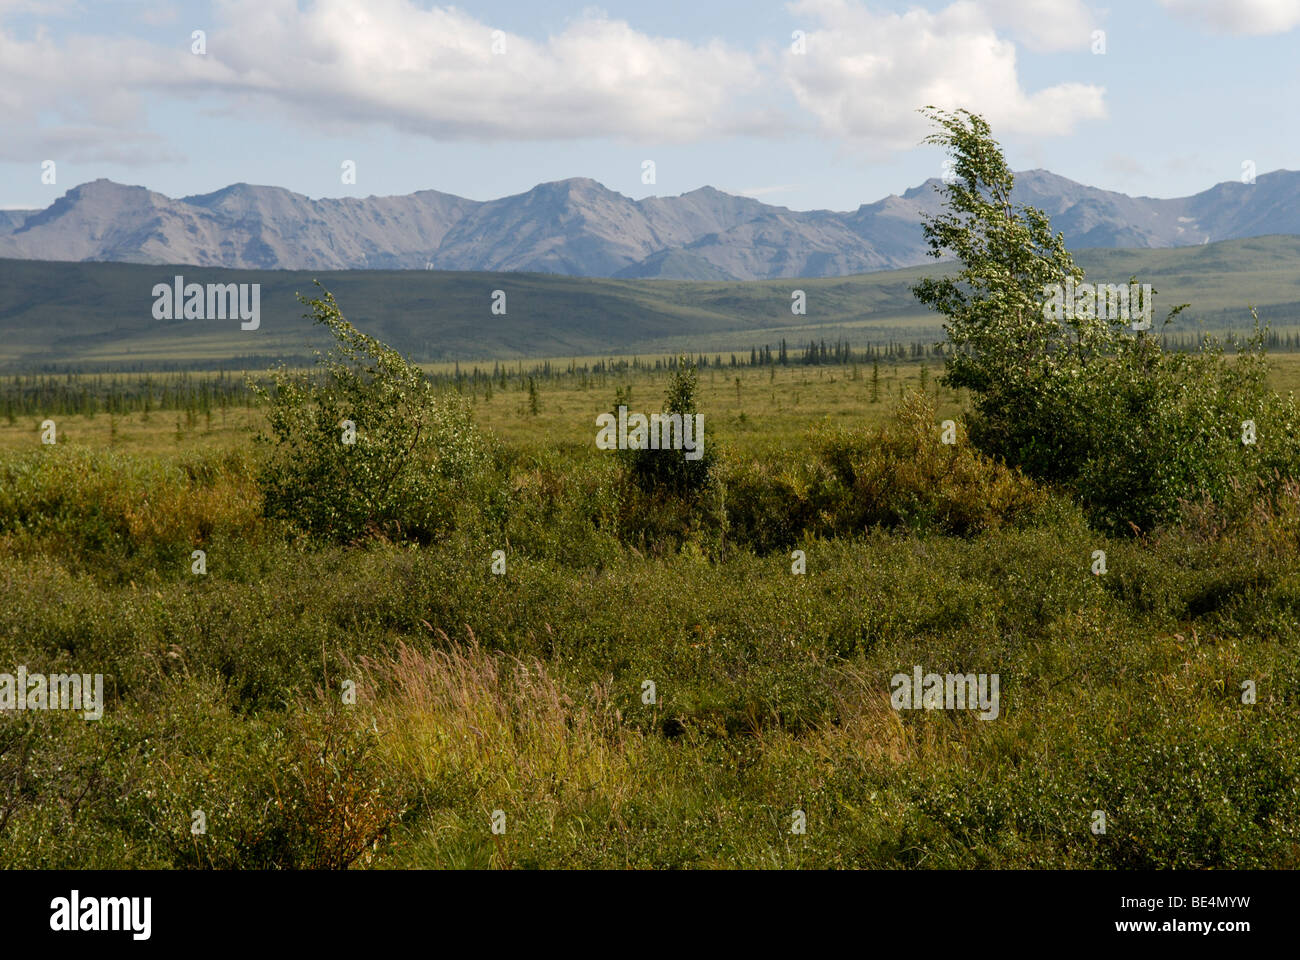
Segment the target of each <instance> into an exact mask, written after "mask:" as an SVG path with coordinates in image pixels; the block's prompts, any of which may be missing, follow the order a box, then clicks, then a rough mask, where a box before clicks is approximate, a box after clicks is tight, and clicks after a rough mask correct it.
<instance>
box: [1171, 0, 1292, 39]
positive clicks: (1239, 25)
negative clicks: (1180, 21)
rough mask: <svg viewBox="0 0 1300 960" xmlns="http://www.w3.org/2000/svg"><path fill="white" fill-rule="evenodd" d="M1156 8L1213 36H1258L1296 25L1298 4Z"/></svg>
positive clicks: (1217, 0)
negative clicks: (1198, 25)
mask: <svg viewBox="0 0 1300 960" xmlns="http://www.w3.org/2000/svg"><path fill="white" fill-rule="evenodd" d="M1160 5H1161V6H1162V7H1164V8H1165V9H1166V10H1168V11H1169V12H1170V13H1173V14H1175V15H1177V16H1180V17H1183V18H1185V19H1188V20H1195V21H1197V22H1199V23H1200V24H1201V25H1202V26H1204V27H1206V28H1207V29H1209V30H1211V31H1213V32H1215V33H1232V34H1244V35H1248V36H1258V35H1261V34H1268V33H1286V32H1287V31H1289V30H1291V29H1293V28H1294V27H1296V26H1297V25H1300V0H1160Z"/></svg>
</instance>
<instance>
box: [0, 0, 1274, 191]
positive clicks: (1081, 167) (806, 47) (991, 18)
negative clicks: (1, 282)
mask: <svg viewBox="0 0 1300 960" xmlns="http://www.w3.org/2000/svg"><path fill="white" fill-rule="evenodd" d="M196 30H202V31H204V33H205V37H204V40H205V45H204V52H203V53H201V54H198V53H195V52H194V51H193V46H194V41H193V39H192V35H193V32H194V31H196ZM494 31H500V33H499V34H495V35H494ZM795 31H802V35H803V44H802V52H798V51H797V50H796V49H795V48H796V40H795V39H794V37H793V34H794V32H795ZM1096 31H1104V44H1105V52H1104V53H1094V52H1093V49H1094V47H1095V46H1097V37H1096V33H1095V32H1096ZM494 36H495V44H496V48H495V49H494ZM1298 72H1300V0H1232V2H1229V0H1129V2H1125V3H1123V4H1114V5H1112V6H1110V7H1102V6H1099V5H1095V4H1088V3H1084V2H1079V0H958V2H955V3H944V2H933V3H922V2H897V0H896V2H859V0H797V2H791V3H781V2H776V3H769V2H765V0H750V2H738V0H708V2H700V0H692V2H679V0H650V2H647V0H638V2H635V3H633V2H612V0H608V2H605V3H604V4H602V5H600V6H586V5H582V4H566V3H556V2H543V0H522V2H521V0H483V2H471V3H465V4H463V5H458V6H455V7H452V6H448V5H441V4H434V3H428V2H419V0H370V2H367V3H343V2H335V0H318V2H310V3H309V2H302V3H295V2H293V0H229V2H225V0H221V2H192V3H190V2H179V3H164V2H157V0H109V2H100V3H91V2H80V3H78V2H73V0H48V2H46V0H0V207H43V206H46V205H48V204H49V203H50V202H52V201H53V200H54V199H56V198H57V197H59V196H61V195H62V194H63V193H65V192H66V191H67V190H68V189H70V188H71V187H73V186H75V185H77V184H79V183H83V182H85V181H87V180H93V179H95V178H98V177H108V178H110V179H113V180H117V181H120V182H124V183H132V184H141V185H144V186H147V187H149V188H151V189H154V190H158V191H160V192H162V193H166V194H168V195H171V196H184V195H188V194H194V193H204V192H208V191H211V190H215V189H218V188H220V187H222V186H225V185H227V184H229V183H234V182H239V181H246V182H250V183H259V184H274V185H278V186H283V187H287V188H289V189H292V190H296V191H298V192H301V193H305V194H308V195H309V196H313V197H319V196H369V195H387V194H403V193H410V192H412V191H415V190H421V189H437V190H443V191H446V192H448V193H454V194H459V195H461V196H466V197H471V198H474V199H490V198H493V197H498V196H504V195H507V194H512V193H519V192H522V191H524V190H527V189H528V188H530V187H532V186H533V185H535V184H536V183H539V182H541V181H546V180H556V179H562V178H565V177H572V176H587V177H592V178H594V179H596V180H599V181H601V182H602V183H604V184H605V185H606V186H608V187H610V188H611V189H614V190H618V191H620V192H622V193H625V194H627V195H629V196H633V197H643V196H647V195H652V194H658V195H676V194H679V193H683V192H685V191H688V190H693V189H695V188H697V187H700V186H703V185H706V184H708V185H712V186H715V187H718V188H719V189H722V190H727V191H729V192H733V193H748V194H750V195H753V196H756V197H759V198H760V199H762V200H764V201H766V202H769V203H777V204H783V205H786V206H789V207H792V208H794V209H800V210H804V209H817V208H830V209H836V210H848V209H853V208H855V207H857V206H858V205H859V204H860V203H864V202H871V201H873V200H876V199H879V198H880V197H882V196H885V195H886V194H889V193H901V192H902V191H903V190H905V189H907V188H908V187H911V186H915V185H916V184H918V183H920V182H921V181H922V180H924V179H925V178H927V177H930V176H937V175H939V173H940V169H941V168H940V163H941V160H942V157H941V155H940V154H939V152H938V151H937V150H935V149H934V148H930V147H920V146H918V142H919V141H920V139H921V138H922V137H923V136H924V135H925V133H926V129H925V126H924V123H923V121H921V120H920V118H919V117H917V115H916V113H915V109H916V108H917V107H919V106H921V105H923V104H925V103H937V104H939V105H941V106H945V107H967V108H969V109H972V110H976V111H978V112H981V113H983V114H985V115H986V116H987V117H988V118H989V119H990V121H991V122H992V124H993V127H994V132H995V135H997V136H998V138H999V139H1000V140H1001V142H1002V143H1003V145H1004V147H1005V149H1006V151H1007V155H1008V158H1009V159H1010V161H1011V163H1012V165H1013V167H1014V168H1016V169H1025V168H1030V167H1046V168H1048V169H1050V170H1052V171H1054V172H1056V173H1059V174H1062V175H1064V176H1067V177H1070V178H1072V179H1074V180H1078V181H1081V182H1084V183H1089V184H1093V185H1096V186H1100V187H1104V188H1107V189H1113V190H1120V191H1123V192H1125V193H1130V194H1142V195H1149V196H1157V197H1172V196H1182V195H1185V194H1189V193H1195V192H1197V191H1200V190H1203V189H1205V188H1207V187H1209V186H1211V185H1212V184H1214V183H1217V182H1221V181H1224V180H1235V179H1239V178H1240V177H1241V173H1242V164H1243V163H1245V162H1251V163H1253V164H1254V165H1255V168H1256V169H1257V171H1258V172H1259V173H1265V172H1267V171H1270V170H1275V169H1279V168H1284V169H1296V168H1300V125H1297V124H1296V122H1295V120H1294V117H1295V115H1296V114H1295V104H1296V102H1297V99H1300V98H1298V97H1297V94H1300V83H1297V73H1298ZM47 160H53V161H54V162H55V183H53V184H47V183H43V182H42V163H43V162H44V161H47ZM349 160H350V161H353V162H354V163H355V164H356V182H355V184H351V183H345V182H343V178H342V175H341V171H342V164H343V163H344V161H349ZM646 160H652V161H653V162H654V165H655V168H654V172H655V182H654V183H653V184H647V183H644V182H643V175H642V170H643V163H644V161H646Z"/></svg>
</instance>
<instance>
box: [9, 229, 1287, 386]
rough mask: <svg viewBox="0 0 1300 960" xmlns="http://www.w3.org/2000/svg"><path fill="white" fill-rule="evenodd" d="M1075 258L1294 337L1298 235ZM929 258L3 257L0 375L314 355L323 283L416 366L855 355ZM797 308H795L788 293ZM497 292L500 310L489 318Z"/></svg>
mask: <svg viewBox="0 0 1300 960" xmlns="http://www.w3.org/2000/svg"><path fill="white" fill-rule="evenodd" d="M1077 259H1078V260H1079V262H1080V263H1081V264H1082V265H1083V267H1084V268H1085V270H1086V271H1087V273H1088V276H1089V279H1092V280H1095V281H1098V282H1109V283H1123V282H1125V281H1127V280H1128V278H1129V276H1130V275H1131V274H1137V275H1138V276H1139V278H1140V279H1142V280H1146V281H1150V282H1151V283H1153V284H1154V286H1155V288H1156V290H1157V291H1158V293H1159V297H1158V298H1157V301H1156V308H1157V313H1158V315H1159V314H1163V312H1164V311H1165V310H1166V309H1167V308H1168V307H1169V306H1172V305H1174V304H1177V303H1182V302H1190V303H1191V304H1192V308H1191V309H1190V310H1189V311H1188V312H1187V313H1186V314H1184V317H1183V319H1180V321H1179V324H1178V327H1177V329H1179V330H1182V331H1193V330H1196V329H1198V328H1200V327H1204V328H1206V329H1213V330H1224V329H1235V330H1238V331H1244V330H1246V329H1248V328H1249V326H1250V317H1249V314H1248V312H1247V305H1248V304H1252V303H1253V304H1254V305H1255V306H1256V307H1257V308H1259V312H1260V316H1261V318H1262V319H1264V320H1266V321H1269V322H1270V323H1271V324H1272V326H1273V328H1274V329H1275V330H1277V331H1279V332H1283V331H1286V330H1288V329H1293V328H1297V327H1300V270H1297V267H1300V237H1295V236H1273V237H1260V238H1253V239H1247V240H1229V241H1224V242H1222V243H1216V244H1209V245H1206V246H1202V247H1184V248H1176V249H1166V250H1089V251H1083V252H1081V253H1079V254H1078V256H1077ZM943 269H947V268H946V267H944V266H942V265H936V266H928V267H914V268H909V269H905V270H891V271H885V272H881V273H870V274H862V275H858V276H852V277H834V278H824V279H800V280H761V281H751V282H744V283H740V282H734V281H700V282H684V281H669V280H608V279H585V278H574V277H563V276H556V275H550V274H534V273H462V272H445V271H336V272H328V271H326V272H315V273H313V272H305V271H279V270H271V271H257V270H227V269H215V268H200V267H158V266H147V265H136V264H117V263H53V262H45V261H28V260H0V333H2V334H3V337H0V369H4V370H7V371H11V372H12V371H16V370H26V369H41V368H51V367H53V368H60V369H61V368H63V367H73V368H84V369H96V368H113V367H125V368H132V367H141V368H147V367H205V366H215V365H219V364H224V365H231V364H238V365H241V366H248V367H252V366H261V365H265V364H267V363H269V362H271V361H272V360H275V359H285V360H289V361H294V360H300V359H303V358H306V357H308V356H310V354H311V349H312V348H313V347H314V346H319V345H320V344H321V343H322V341H321V339H320V337H319V335H318V333H317V331H314V330H313V329H312V328H311V326H310V324H309V323H308V322H307V321H305V320H303V319H302V312H303V310H302V306H301V305H300V304H299V303H298V302H297V300H296V299H295V294H296V293H298V292H303V293H310V292H311V291H312V290H313V286H312V281H313V280H314V279H319V280H320V282H321V283H322V284H324V285H325V287H326V288H328V289H330V290H332V291H333V292H334V294H335V295H336V297H337V298H338V300H339V303H340V305H341V306H342V308H343V310H344V313H345V314H347V315H348V317H349V319H351V320H352V321H353V322H354V323H356V324H357V325H358V326H359V327H360V328H361V329H363V330H365V331H367V332H369V333H373V334H374V335H376V336H378V337H380V338H381V339H383V340H385V341H386V342H388V343H391V344H393V345H394V346H396V347H398V348H399V349H401V350H403V351H405V352H407V353H408V354H410V355H411V356H413V357H414V358H415V359H417V360H420V361H422V362H434V361H439V360H453V359H455V360H461V361H474V360H492V359H517V358H523V357H548V356H549V357H570V356H609V355H628V354H634V353H640V354H651V353H652V354H657V353H667V352H671V351H676V350H691V351H706V352H731V351H734V352H741V351H743V352H745V353H748V351H749V349H750V347H751V346H755V345H761V344H764V343H767V344H772V345H775V344H776V343H777V342H779V341H780V339H781V338H783V337H784V338H786V339H787V340H788V341H789V342H790V344H791V346H792V347H793V346H794V345H796V344H799V343H801V342H806V341H807V340H809V339H822V338H825V339H827V340H834V339H838V338H843V339H846V340H848V341H849V342H850V343H851V344H853V345H854V346H864V345H866V344H868V343H883V342H888V341H891V340H894V341H899V340H903V341H913V340H927V341H928V340H935V339H937V338H938V337H939V336H940V335H941V329H940V326H939V323H938V319H937V317H936V316H935V315H933V314H930V313H927V312H926V311H925V310H924V309H922V308H921V307H920V305H919V304H917V303H916V301H915V300H914V299H913V297H912V295H911V293H910V290H909V288H910V286H911V284H913V283H915V282H916V280H917V279H918V278H919V277H922V276H925V275H927V274H931V273H934V272H935V271H936V270H943ZM178 273H179V274H181V275H183V276H184V277H185V279H186V281H187V282H198V283H204V284H206V283H215V282H221V283H260V284H262V299H261V308H262V311H261V312H262V316H261V326H260V328H259V329H257V330H255V331H242V330H240V328H239V323H238V321H236V320H177V321H159V320H155V319H154V317H153V314H152V307H153V295H152V290H153V287H154V285H155V284H157V283H169V282H171V279H172V277H173V276H174V275H176V274H178ZM795 289H802V290H804V291H805V292H806V294H807V315H806V316H795V315H793V314H792V313H791V308H790V304H791V292H792V291H793V290H795ZM494 290H503V291H505V294H506V313H505V315H503V316H502V315H493V314H492V312H491V303H492V293H493V291H494Z"/></svg>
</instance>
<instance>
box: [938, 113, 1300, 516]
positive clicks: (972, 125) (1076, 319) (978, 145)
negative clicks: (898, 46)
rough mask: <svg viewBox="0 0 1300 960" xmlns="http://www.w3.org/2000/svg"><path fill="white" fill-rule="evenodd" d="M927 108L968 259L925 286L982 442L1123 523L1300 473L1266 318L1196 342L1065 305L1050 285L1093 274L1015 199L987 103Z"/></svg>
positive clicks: (952, 241) (941, 247)
mask: <svg viewBox="0 0 1300 960" xmlns="http://www.w3.org/2000/svg"><path fill="white" fill-rule="evenodd" d="M925 112H926V114H927V116H929V117H930V118H931V119H932V120H934V121H935V122H936V123H937V124H938V125H939V126H940V127H941V128H942V131H941V132H939V133H936V134H934V135H932V136H930V137H929V138H927V141H926V142H927V143H934V144H938V145H941V146H944V147H946V148H948V150H949V151H950V152H951V153H952V155H953V158H954V173H955V176H954V178H953V180H952V182H951V183H948V184H946V185H945V187H944V188H943V192H944V195H945V199H944V210H943V212H942V213H940V214H938V215H935V216H931V217H927V218H926V222H925V226H924V230H925V236H926V239H927V240H928V242H929V244H930V252H931V254H932V255H933V256H935V257H940V256H943V255H945V254H953V255H955V256H956V258H957V260H958V261H959V262H960V264H961V269H960V270H959V271H957V272H955V273H953V274H950V275H947V276H943V277H939V278H929V279H926V280H923V281H921V282H920V283H918V284H917V285H916V286H915V287H913V292H914V293H915V294H916V296H917V298H918V299H919V300H921V302H923V303H925V304H926V305H927V306H930V307H932V308H934V309H936V310H938V311H940V312H941V313H943V314H944V316H945V317H946V320H945V324H944V329H945V331H946V332H947V335H948V344H947V345H946V347H947V351H946V358H945V360H946V364H945V365H946V369H945V374H944V381H943V382H944V383H945V385H946V386H949V387H953V388H965V389H967V390H969V391H970V396H971V402H972V406H973V410H972V411H971V413H970V415H969V417H968V418H967V419H968V425H969V430H970V438H971V442H972V443H974V445H975V446H976V447H977V448H978V449H979V450H981V451H982V452H984V453H985V454H987V455H989V456H992V457H995V458H997V459H1000V460H1002V461H1004V462H1006V463H1007V464H1009V465H1011V466H1014V467H1019V468H1021V469H1023V470H1024V472H1025V473H1026V474H1027V475H1029V476H1030V477H1033V478H1034V479H1037V480H1043V481H1048V482H1054V483H1059V484H1062V485H1064V486H1066V487H1068V488H1069V489H1070V490H1071V491H1072V492H1073V493H1074V494H1075V495H1076V496H1077V497H1078V499H1079V500H1080V502H1081V503H1082V505H1083V507H1084V508H1085V510H1086V511H1087V512H1088V514H1089V515H1090V517H1091V518H1092V521H1093V522H1094V523H1095V524H1097V525H1099V526H1101V527H1105V528H1109V529H1112V530H1122V531H1126V532H1127V531H1130V530H1134V529H1137V530H1149V529H1151V528H1153V527H1155V526H1158V525H1160V524H1163V523H1167V522H1170V521H1172V520H1174V519H1175V518H1176V517H1177V516H1178V514H1179V511H1180V509H1181V505H1182V504H1183V503H1185V502H1187V501H1192V500H1199V499H1202V498H1204V497H1209V498H1210V499H1211V500H1214V501H1219V500H1221V499H1222V498H1223V497H1225V496H1226V495H1227V493H1228V491H1229V490H1230V489H1231V488H1233V486H1234V485H1239V484H1242V483H1245V484H1246V485H1247V486H1252V487H1253V486H1254V485H1255V483H1256V481H1258V480H1259V479H1260V478H1262V477H1263V478H1267V477H1270V476H1271V477H1273V479H1275V480H1280V479H1282V478H1285V477H1287V476H1294V475H1296V473H1297V471H1298V469H1300V456H1297V454H1298V453H1300V447H1297V444H1296V443H1295V441H1293V440H1292V439H1291V435H1292V431H1291V430H1290V427H1289V424H1291V423H1294V422H1295V414H1294V404H1293V403H1292V401H1291V400H1289V399H1287V400H1282V399H1281V398H1279V397H1277V396H1276V395H1275V394H1274V393H1273V392H1272V391H1271V390H1270V389H1269V388H1268V386H1267V384H1266V382H1265V377H1266V374H1267V366H1266V362H1265V359H1264V331H1263V330H1261V329H1259V326H1258V318H1257V323H1256V332H1255V335H1254V336H1253V337H1252V338H1251V339H1249V340H1247V341H1246V342H1244V343H1235V342H1234V343H1233V344H1231V345H1232V346H1234V347H1235V348H1237V351H1238V352H1237V355H1236V356H1235V357H1229V356H1225V353H1224V345H1222V344H1220V343H1218V342H1216V341H1213V340H1210V339H1208V338H1207V340H1206V341H1205V343H1204V344H1203V345H1202V347H1201V349H1200V350H1199V351H1197V352H1194V353H1179V352H1172V351H1165V350H1164V349H1163V348H1162V347H1161V344H1160V342H1159V341H1158V340H1157V339H1156V338H1155V337H1153V336H1151V335H1149V334H1148V333H1146V332H1145V331H1143V332H1137V333H1134V332H1132V331H1130V330H1129V329H1128V327H1127V324H1128V319H1129V318H1128V317H1127V316H1124V315H1108V316H1102V313H1103V312H1104V313H1106V314H1110V313H1111V311H1101V310H1094V309H1081V310H1071V311H1069V315H1063V316H1062V317H1061V318H1060V319H1055V318H1054V317H1053V316H1052V315H1049V314H1048V312H1047V311H1045V310H1044V303H1045V302H1046V301H1047V300H1048V299H1049V296H1048V293H1047V291H1048V289H1051V288H1053V287H1056V288H1057V289H1060V288H1062V287H1064V286H1065V285H1068V284H1071V283H1077V282H1079V281H1080V280H1082V278H1083V271H1082V270H1080V269H1079V268H1078V267H1077V266H1076V265H1075V264H1074V261H1073V259H1072V258H1071V257H1070V254H1069V251H1068V250H1066V248H1065V243H1064V239H1063V237H1062V236H1061V234H1059V233H1057V234H1053V233H1052V232H1051V227H1050V224H1049V222H1048V218H1047V216H1046V214H1044V213H1043V212H1042V211H1040V210H1036V209H1034V208H1032V207H1029V206H1025V205H1023V204H1014V203H1013V202H1012V200H1011V190H1012V186H1013V183H1014V179H1015V178H1014V176H1013V175H1012V173H1011V170H1010V168H1009V167H1008V166H1007V164H1006V161H1005V160H1004V158H1003V156H1002V153H1001V150H1000V149H999V147H998V145H997V143H996V141H994V140H993V139H992V137H991V135H990V131H989V127H988V124H987V123H986V122H985V121H984V120H983V119H982V118H981V117H979V116H976V115H975V114H972V113H969V112H968V111H964V110H963V111H958V112H956V113H948V112H945V111H940V110H935V109H934V108H926V110H925ZM1132 280H1133V282H1135V281H1136V278H1132ZM1154 292H1155V291H1150V293H1154ZM1148 298H1149V295H1148ZM1183 306H1186V304H1184V305H1182V306H1179V307H1175V308H1174V309H1173V310H1171V311H1170V312H1169V316H1168V318H1167V319H1166V321H1165V322H1166V323H1169V322H1171V321H1172V320H1173V319H1174V318H1175V317H1176V316H1177V315H1178V313H1179V312H1180V311H1181V310H1182V308H1183ZM1145 307H1146V309H1147V310H1149V309H1150V304H1149V302H1148V303H1147V304H1146V305H1145ZM1248 422H1249V426H1248ZM1251 431H1253V433H1254V436H1250V433H1251ZM1265 434H1267V436H1268V440H1267V442H1266V444H1265V442H1263V441H1260V438H1262V437H1263V436H1264V435H1265ZM1248 437H1249V439H1247V438H1248ZM1257 441H1260V445H1258V446H1257Z"/></svg>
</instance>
